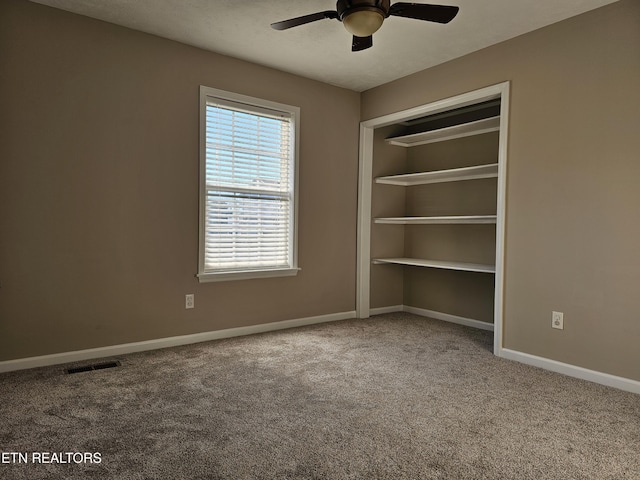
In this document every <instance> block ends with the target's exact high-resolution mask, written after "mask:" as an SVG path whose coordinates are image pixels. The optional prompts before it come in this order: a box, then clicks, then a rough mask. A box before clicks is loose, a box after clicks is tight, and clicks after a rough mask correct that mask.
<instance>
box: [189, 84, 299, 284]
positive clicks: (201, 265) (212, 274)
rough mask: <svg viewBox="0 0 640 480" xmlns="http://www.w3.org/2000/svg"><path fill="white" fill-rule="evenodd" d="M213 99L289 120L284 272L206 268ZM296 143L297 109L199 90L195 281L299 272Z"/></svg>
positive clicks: (275, 270) (265, 269)
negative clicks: (208, 144)
mask: <svg viewBox="0 0 640 480" xmlns="http://www.w3.org/2000/svg"><path fill="white" fill-rule="evenodd" d="M212 97H213V98H215V99H217V100H222V101H223V102H224V101H225V100H226V101H230V102H234V103H241V104H243V107H245V106H246V108H247V110H249V111H255V112H256V113H260V112H261V111H264V109H268V110H270V111H276V112H281V113H284V114H286V115H288V116H290V117H291V119H292V125H291V126H292V129H293V133H292V137H293V148H292V150H293V152H292V155H293V158H292V164H291V165H290V166H289V167H290V169H292V173H291V177H292V183H293V186H292V189H293V195H292V200H291V201H290V202H291V209H292V211H291V212H290V215H289V219H290V220H289V222H290V223H289V246H290V250H291V251H290V264H289V265H288V266H287V268H264V267H257V268H256V269H238V270H231V271H230V270H211V269H206V268H205V234H206V232H205V223H206V222H205V219H206V213H207V212H206V208H207V206H206V204H207V202H206V197H207V185H206V168H207V158H206V122H207V118H206V110H207V108H206V107H207V99H210V98H212ZM299 139H300V108H299V107H295V106H291V105H285V104H283V103H277V102H271V101H268V100H263V99H260V98H255V97H250V96H247V95H241V94H238V93H233V92H227V91H224V90H218V89H215V88H211V87H205V86H202V85H201V86H200V142H199V143H200V211H199V247H198V251H199V254H198V255H199V258H198V274H197V277H198V280H199V281H200V283H203V282H218V281H228V280H245V279H251V278H268V277H285V276H294V275H297V273H298V271H299V270H300V268H299V267H298V157H299V143H300V142H299Z"/></svg>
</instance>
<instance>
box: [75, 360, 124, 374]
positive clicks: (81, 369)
mask: <svg viewBox="0 0 640 480" xmlns="http://www.w3.org/2000/svg"><path fill="white" fill-rule="evenodd" d="M119 366H120V362H118V361H115V362H102V363H93V364H91V365H83V366H81V367H72V368H67V373H80V372H90V371H91V370H104V369H105V368H114V367H119Z"/></svg>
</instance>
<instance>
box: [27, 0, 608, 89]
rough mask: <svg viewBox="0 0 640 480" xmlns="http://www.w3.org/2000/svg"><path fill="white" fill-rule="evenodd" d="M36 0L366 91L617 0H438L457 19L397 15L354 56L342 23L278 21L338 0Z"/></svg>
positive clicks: (328, 6)
mask: <svg viewBox="0 0 640 480" xmlns="http://www.w3.org/2000/svg"><path fill="white" fill-rule="evenodd" d="M32 1H35V2H36V3H41V4H44V5H50V6H52V7H56V8H60V9H63V10H68V11H70V12H74V13H79V14H81V15H86V16H88V17H93V18H97V19H100V20H104V21H107V22H111V23H115V24H118V25H123V26H125V27H129V28H133V29H136V30H141V31H143V32H147V33H151V34H154V35H158V36H161V37H165V38H169V39H172V40H176V41H179V42H182V43H186V44H189V45H193V46H196V47H200V48H203V49H206V50H211V51H214V52H218V53H222V54H225V55H229V56H232V57H236V58H240V59H243V60H248V61H250V62H254V63H258V64H261V65H266V66H269V67H273V68H277V69H279V70H284V71H287V72H291V73H295V74H298V75H302V76H304V77H308V78H313V79H316V80H320V81H322V82H326V83H330V84H332V85H338V86H341V87H345V88H349V89H351V90H355V91H363V90H367V89H369V88H372V87H375V86H377V85H381V84H383V83H386V82H389V81H391V80H395V79H397V78H400V77H404V76H406V75H409V74H411V73H414V72H417V71H420V70H424V69H425V68H429V67H432V66H434V65H437V64H439V63H443V62H446V61H448V60H451V59H453V58H456V57H460V56H462V55H465V54H468V53H471V52H473V51H476V50H479V49H481V48H484V47H487V46H489V45H493V44H495V43H498V42H502V41H504V40H507V39H509V38H513V37H515V36H518V35H521V34H523V33H526V32H530V31H532V30H535V29H538V28H541V27H544V26H546V25H549V24H552V23H555V22H558V21H560V20H564V19H566V18H569V17H572V16H575V15H578V14H580V13H584V12H586V11H588V10H592V9H594V8H598V7H601V6H603V5H606V4H609V3H613V2H614V1H617V0H439V1H435V2H433V3H440V4H447V5H458V6H459V7H460V13H459V14H458V16H457V17H456V18H455V19H454V20H453V21H452V22H451V23H449V24H447V25H441V24H437V23H431V22H422V21H418V20H413V19H408V18H401V17H389V18H387V19H386V20H385V22H384V25H383V26H382V28H381V29H380V30H379V31H378V32H377V33H376V34H375V35H374V42H373V43H374V44H373V47H372V48H370V49H368V50H364V51H362V52H355V53H354V52H351V36H350V35H349V34H348V33H347V31H346V30H345V29H344V27H343V26H342V25H341V24H340V22H338V21H337V20H321V21H318V22H315V23H311V24H307V25H302V26H299V27H295V28H292V29H290V30H285V31H276V30H273V29H272V28H270V26H269V25H270V24H271V23H273V22H276V21H280V20H285V19H288V18H292V17H297V16H300V15H306V14H309V13H315V12H319V11H323V10H334V9H335V2H334V0H261V1H255V0H32ZM414 1H415V0H414ZM392 3H395V2H393V1H392ZM419 3H430V2H429V1H428V0H422V1H420V2H419Z"/></svg>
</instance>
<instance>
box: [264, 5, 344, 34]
mask: <svg viewBox="0 0 640 480" xmlns="http://www.w3.org/2000/svg"><path fill="white" fill-rule="evenodd" d="M325 18H339V17H338V12H334V11H333V10H327V11H324V12H318V13H311V14H309V15H303V16H302V17H296V18H290V19H289V20H283V21H281V22H275V23H272V24H271V28H274V29H276V30H286V29H287V28H291V27H297V26H298V25H304V24H305V23H311V22H315V21H317V20H324V19H325Z"/></svg>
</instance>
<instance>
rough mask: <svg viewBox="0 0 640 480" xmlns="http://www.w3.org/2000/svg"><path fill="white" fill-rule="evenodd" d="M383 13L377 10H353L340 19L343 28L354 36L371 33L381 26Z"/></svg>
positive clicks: (364, 35) (363, 35) (365, 35)
mask: <svg viewBox="0 0 640 480" xmlns="http://www.w3.org/2000/svg"><path fill="white" fill-rule="evenodd" d="M383 21H384V15H383V14H382V12H380V11H379V10H377V9H376V10H355V11H353V12H350V13H349V14H348V15H345V16H344V18H343V19H342V23H343V24H344V28H346V29H347V31H348V32H349V33H350V34H352V35H355V36H356V37H368V36H369V35H373V34H374V33H375V32H377V31H378V29H379V28H380V27H381V26H382V22H383Z"/></svg>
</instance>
